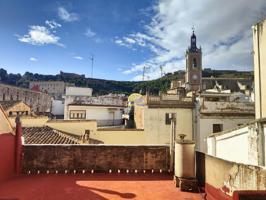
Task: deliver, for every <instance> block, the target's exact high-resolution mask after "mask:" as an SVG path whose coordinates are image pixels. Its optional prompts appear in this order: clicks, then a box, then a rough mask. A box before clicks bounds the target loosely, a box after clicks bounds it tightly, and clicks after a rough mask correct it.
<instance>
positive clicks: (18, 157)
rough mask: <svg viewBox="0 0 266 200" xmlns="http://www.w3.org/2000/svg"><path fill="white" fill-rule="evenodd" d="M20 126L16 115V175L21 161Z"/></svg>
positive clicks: (18, 172)
mask: <svg viewBox="0 0 266 200" xmlns="http://www.w3.org/2000/svg"><path fill="white" fill-rule="evenodd" d="M21 136H22V126H21V121H20V117H19V116H17V117H16V137H15V139H16V141H15V170H16V175H19V174H20V172H21V163H22V141H21Z"/></svg>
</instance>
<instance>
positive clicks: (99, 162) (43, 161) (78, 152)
mask: <svg viewBox="0 0 266 200" xmlns="http://www.w3.org/2000/svg"><path fill="white" fill-rule="evenodd" d="M92 169H93V170H94V171H108V170H109V169H112V170H118V169H120V170H124V171H125V170H127V169H128V170H143V169H145V170H152V169H153V170H160V169H161V170H164V171H167V170H168V169H169V147H168V146H163V145H162V146H155V145H154V146H111V145H108V146H107V145H25V146H24V159H23V171H24V173H27V172H28V171H31V172H33V173H34V172H37V171H38V170H40V171H41V172H46V171H47V170H50V171H53V170H58V172H59V173H63V172H64V171H65V170H68V171H73V170H79V171H81V170H92Z"/></svg>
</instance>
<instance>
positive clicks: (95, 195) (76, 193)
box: [0, 174, 202, 200]
mask: <svg viewBox="0 0 266 200" xmlns="http://www.w3.org/2000/svg"><path fill="white" fill-rule="evenodd" d="M15 199H19V200H61V199H62V200H63V199H64V200H67V199H70V200H125V199H134V200H135V199H137V200H159V199H160V200H179V199H180V200H201V199H202V198H201V194H198V193H188V192H181V191H180V190H179V189H178V188H176V187H175V184H174V181H173V178H172V176H170V175H166V174H87V175H86V174H84V175H83V174H76V175H74V174H72V175H55V174H49V175H23V176H20V177H16V178H13V179H10V180H8V181H5V182H3V183H1V184H0V200H15Z"/></svg>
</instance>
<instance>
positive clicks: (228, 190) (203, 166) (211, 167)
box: [196, 152, 266, 200]
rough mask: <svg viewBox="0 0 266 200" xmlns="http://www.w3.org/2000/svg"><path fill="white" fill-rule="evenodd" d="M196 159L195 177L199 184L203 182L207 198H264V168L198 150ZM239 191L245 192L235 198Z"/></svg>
mask: <svg viewBox="0 0 266 200" xmlns="http://www.w3.org/2000/svg"><path fill="white" fill-rule="evenodd" d="M196 161H197V179H198V180H199V183H200V184H201V186H203V183H204V182H205V191H206V193H207V200H213V199H217V200H218V199H219V200H229V199H243V200H244V199H256V200H257V199H258V200H260V199H266V169H265V168H263V167H257V166H252V165H245V164H240V163H235V162H230V161H227V160H223V159H220V158H217V157H212V156H209V155H206V154H203V153H200V152H197V153H196ZM240 191H244V192H246V193H245V194H244V193H243V194H241V195H242V198H236V196H239V194H240V193H241V192H240ZM247 191H248V192H247ZM261 196H262V197H263V198H260V197H261ZM248 197H249V198H248ZM251 197H252V198H251Z"/></svg>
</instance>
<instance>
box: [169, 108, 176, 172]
mask: <svg viewBox="0 0 266 200" xmlns="http://www.w3.org/2000/svg"><path fill="white" fill-rule="evenodd" d="M170 115H171V116H169V117H170V118H171V135H170V171H173V170H174V158H175V157H174V156H175V139H176V116H175V113H171V114H170Z"/></svg>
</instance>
